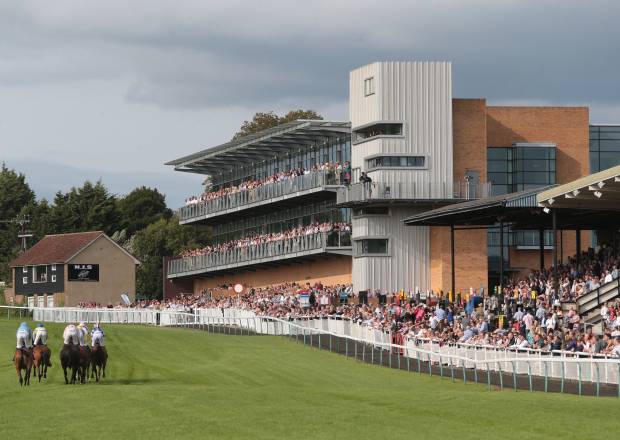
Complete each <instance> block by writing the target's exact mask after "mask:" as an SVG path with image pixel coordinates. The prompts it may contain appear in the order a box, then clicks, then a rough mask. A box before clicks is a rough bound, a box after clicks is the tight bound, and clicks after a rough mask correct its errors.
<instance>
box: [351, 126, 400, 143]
mask: <svg viewBox="0 0 620 440" xmlns="http://www.w3.org/2000/svg"><path fill="white" fill-rule="evenodd" d="M402 135H403V124H402V123H401V122H381V123H378V124H373V125H369V126H367V127H363V128H358V129H357V130H354V131H353V142H354V143H360V142H364V141H366V140H368V139H372V138H376V137H381V136H402Z"/></svg>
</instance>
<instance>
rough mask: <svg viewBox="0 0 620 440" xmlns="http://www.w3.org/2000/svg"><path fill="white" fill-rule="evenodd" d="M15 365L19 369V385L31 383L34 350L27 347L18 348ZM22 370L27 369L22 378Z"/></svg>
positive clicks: (14, 359) (14, 358)
mask: <svg viewBox="0 0 620 440" xmlns="http://www.w3.org/2000/svg"><path fill="white" fill-rule="evenodd" d="M13 365H15V370H16V371H17V377H18V378H19V385H20V386H23V385H30V372H31V371H32V352H31V351H30V350H28V349H27V348H18V349H17V350H15V355H14V356H13ZM22 370H26V373H25V374H24V378H23V379H22Z"/></svg>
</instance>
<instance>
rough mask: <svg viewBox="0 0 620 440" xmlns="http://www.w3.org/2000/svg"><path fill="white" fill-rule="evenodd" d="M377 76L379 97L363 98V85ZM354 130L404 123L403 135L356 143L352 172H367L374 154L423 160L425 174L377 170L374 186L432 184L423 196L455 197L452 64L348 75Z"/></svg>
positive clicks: (385, 66) (376, 67)
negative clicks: (408, 156)
mask: <svg viewBox="0 0 620 440" xmlns="http://www.w3.org/2000/svg"><path fill="white" fill-rule="evenodd" d="M371 76H372V77H374V89H375V94H374V95H370V96H364V80H365V79H366V78H368V77H371ZM350 79H351V83H350V87H349V88H350V93H351V95H350V98H349V99H350V101H349V105H350V113H351V125H352V129H353V130H355V129H356V128H358V127H360V126H364V125H368V124H372V123H380V122H402V123H403V135H402V136H390V137H379V138H376V139H373V140H370V141H366V142H361V143H357V144H354V145H353V146H352V150H351V156H352V161H351V162H352V167H353V168H357V167H359V168H361V170H362V171H365V168H366V163H365V162H366V159H367V158H368V157H370V156H374V155H382V154H392V155H398V154H402V155H419V156H425V157H426V167H425V169H399V170H383V171H381V172H378V171H374V172H373V173H372V174H371V177H372V178H373V180H374V181H377V182H384V183H386V184H390V185H394V184H395V183H397V182H400V183H403V184H412V185H418V186H420V187H422V186H424V184H426V183H429V182H433V183H435V184H436V185H434V188H445V193H439V192H438V191H437V192H433V193H432V194H428V195H427V194H425V195H424V196H425V197H428V196H430V197H436V198H446V197H451V195H452V183H453V145H452V74H451V64H450V63H449V62H380V63H374V64H370V65H368V66H364V67H361V68H359V69H357V70H354V71H353V72H351V75H350Z"/></svg>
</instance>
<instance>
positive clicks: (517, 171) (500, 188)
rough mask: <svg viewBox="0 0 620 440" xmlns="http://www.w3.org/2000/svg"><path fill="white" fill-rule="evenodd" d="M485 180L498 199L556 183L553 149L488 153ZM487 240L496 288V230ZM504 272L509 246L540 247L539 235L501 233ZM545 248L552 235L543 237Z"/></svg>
mask: <svg viewBox="0 0 620 440" xmlns="http://www.w3.org/2000/svg"><path fill="white" fill-rule="evenodd" d="M487 180H488V181H489V182H491V194H492V195H501V194H509V193H513V192H519V191H524V190H527V189H532V188H539V187H542V186H547V185H553V184H555V183H556V149H555V146H554V145H551V144H539V145H532V144H515V145H513V146H512V147H490V148H488V149H487ZM487 234H488V235H487V238H488V264H489V275H488V277H489V286H490V287H491V288H493V287H494V286H496V285H498V284H499V269H500V254H501V253H500V234H499V227H496V228H490V229H489V231H488V233H487ZM503 240H504V242H503V244H504V270H505V271H506V272H508V271H510V257H509V255H510V252H509V248H510V246H516V247H522V248H523V247H525V248H532V247H534V246H535V247H536V248H538V246H539V235H538V231H510V230H508V228H506V229H505V230H504V239H503ZM544 245H545V246H553V234H552V233H551V232H550V231H545V233H544Z"/></svg>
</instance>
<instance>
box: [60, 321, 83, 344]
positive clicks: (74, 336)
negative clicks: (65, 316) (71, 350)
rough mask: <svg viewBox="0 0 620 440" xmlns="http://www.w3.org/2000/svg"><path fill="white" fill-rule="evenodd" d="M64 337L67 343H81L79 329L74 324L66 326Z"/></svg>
mask: <svg viewBox="0 0 620 440" xmlns="http://www.w3.org/2000/svg"><path fill="white" fill-rule="evenodd" d="M62 337H63V339H64V342H65V345H66V344H73V345H78V344H79V343H80V341H79V339H78V329H77V327H76V326H75V325H73V324H69V325H68V326H66V327H65V331H64V332H63V334H62Z"/></svg>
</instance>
